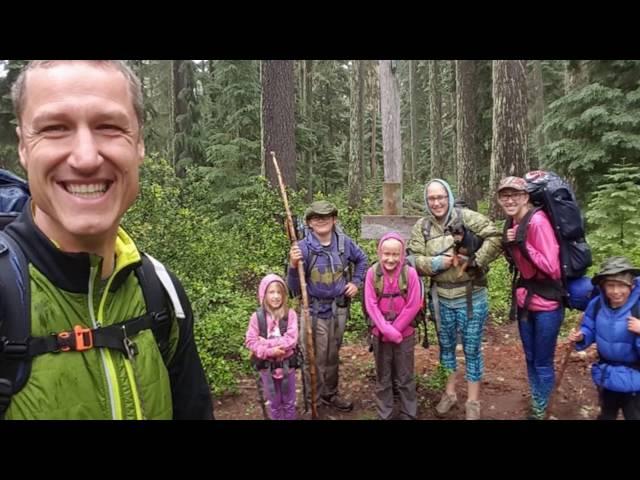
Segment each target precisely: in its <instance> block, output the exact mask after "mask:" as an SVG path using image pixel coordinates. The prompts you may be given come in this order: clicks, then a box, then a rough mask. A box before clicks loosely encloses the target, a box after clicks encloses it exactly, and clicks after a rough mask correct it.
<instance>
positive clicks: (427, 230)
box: [422, 217, 431, 243]
mask: <svg viewBox="0 0 640 480" xmlns="http://www.w3.org/2000/svg"><path fill="white" fill-rule="evenodd" d="M422 236H423V237H424V243H427V242H428V241H429V240H430V239H431V220H429V217H424V218H423V219H422Z"/></svg>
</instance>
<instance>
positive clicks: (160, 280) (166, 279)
mask: <svg viewBox="0 0 640 480" xmlns="http://www.w3.org/2000/svg"><path fill="white" fill-rule="evenodd" d="M135 273H136V276H137V277H138V281H139V282H140V287H141V288H142V295H143V296H144V301H145V304H146V305H147V312H149V313H151V312H153V313H160V312H162V311H163V310H167V306H168V303H170V304H171V308H172V310H173V313H174V315H175V316H176V318H178V319H184V318H186V315H185V313H184V309H183V308H182V303H181V302H180V298H179V297H178V292H177V291H176V287H175V285H174V284H173V281H172V280H171V277H170V276H169V272H167V269H166V268H165V266H164V265H163V264H162V263H160V262H159V261H158V260H156V259H155V258H153V257H152V256H151V255H149V254H147V253H144V254H142V264H141V265H140V266H139V267H138V268H136V271H135ZM167 300H169V302H167ZM151 331H152V332H153V335H154V337H155V339H156V342H157V343H158V347H159V348H160V352H161V353H162V356H163V358H164V359H165V361H166V360H167V357H168V352H169V336H170V335H169V334H170V331H171V322H164V323H163V324H162V325H159V326H157V327H155V328H154V327H152V329H151Z"/></svg>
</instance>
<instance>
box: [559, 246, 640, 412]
mask: <svg viewBox="0 0 640 480" xmlns="http://www.w3.org/2000/svg"><path fill="white" fill-rule="evenodd" d="M638 276H640V269H639V268H635V267H634V266H633V265H632V264H631V262H630V261H629V260H628V259H626V258H625V257H611V258H609V259H607V260H605V261H604V263H603V264H602V267H601V271H600V273H598V274H597V275H596V276H594V277H593V280H592V281H593V284H594V285H597V286H599V287H600V290H601V292H602V293H601V294H600V295H598V296H597V297H595V298H593V299H592V300H591V301H590V302H589V305H588V307H587V309H586V311H585V313H584V318H583V320H582V325H581V326H580V329H579V330H574V331H573V332H572V333H571V334H569V340H571V341H572V342H576V350H584V349H585V348H587V347H588V346H589V345H591V344H592V343H593V342H595V343H596V346H597V348H598V355H599V361H598V362H597V363H595V364H593V366H592V369H591V376H592V378H593V381H594V383H595V384H596V386H597V387H598V390H599V392H600V416H599V417H598V419H599V420H615V419H616V418H617V416H618V411H619V410H620V409H622V413H623V415H624V418H625V420H640V318H639V317H640V288H638V287H639V286H640V278H634V277H638Z"/></svg>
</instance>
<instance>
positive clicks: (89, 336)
mask: <svg viewBox="0 0 640 480" xmlns="http://www.w3.org/2000/svg"><path fill="white" fill-rule="evenodd" d="M73 333H74V334H75V337H76V350H77V351H78V352H82V351H83V350H89V349H90V348H93V331H92V330H91V329H90V328H82V327H81V326H80V325H76V326H75V327H73Z"/></svg>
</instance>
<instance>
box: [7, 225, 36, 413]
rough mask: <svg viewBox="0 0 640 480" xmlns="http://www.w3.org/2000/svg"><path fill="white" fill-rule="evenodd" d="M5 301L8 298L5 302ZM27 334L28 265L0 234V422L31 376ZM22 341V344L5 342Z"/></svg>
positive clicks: (20, 254) (29, 314) (29, 332)
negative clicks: (13, 396) (14, 395)
mask: <svg viewBox="0 0 640 480" xmlns="http://www.w3.org/2000/svg"><path fill="white" fill-rule="evenodd" d="M8 299H10V300H9V301H8ZM30 335H31V289H30V285H29V266H28V263H27V259H26V257H25V256H24V253H23V252H22V249H21V248H20V246H19V245H18V244H17V243H16V242H15V241H14V240H13V239H12V238H11V237H10V236H9V235H7V234H6V233H4V232H2V231H0V381H1V382H2V385H1V386H0V387H1V388H0V390H1V392H0V419H1V418H4V413H5V411H6V409H7V408H8V407H9V403H10V401H11V395H13V394H15V393H17V392H19V391H20V390H21V389H22V387H24V385H25V383H26V381H27V379H28V378H29V374H30V373H31V362H30V361H28V360H26V358H27V357H26V353H27V343H26V340H27V338H28V337H29V336H30ZM10 339H11V340H15V339H24V342H23V343H22V344H17V343H13V342H11V343H9V340H10Z"/></svg>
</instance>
